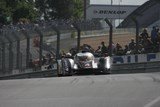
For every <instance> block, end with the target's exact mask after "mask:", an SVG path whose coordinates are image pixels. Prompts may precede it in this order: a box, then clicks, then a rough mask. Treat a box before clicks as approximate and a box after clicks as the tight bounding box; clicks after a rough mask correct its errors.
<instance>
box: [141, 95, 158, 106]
mask: <svg viewBox="0 0 160 107" xmlns="http://www.w3.org/2000/svg"><path fill="white" fill-rule="evenodd" d="M159 101H160V96H159V97H157V98H156V99H154V100H152V101H151V102H149V103H148V104H146V105H145V106H144V107H152V106H153V105H154V104H156V103H157V102H159Z"/></svg>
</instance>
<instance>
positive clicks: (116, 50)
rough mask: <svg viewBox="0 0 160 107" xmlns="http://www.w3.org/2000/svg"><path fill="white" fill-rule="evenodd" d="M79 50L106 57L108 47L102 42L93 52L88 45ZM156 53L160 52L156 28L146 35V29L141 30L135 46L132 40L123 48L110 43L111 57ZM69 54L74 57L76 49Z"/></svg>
mask: <svg viewBox="0 0 160 107" xmlns="http://www.w3.org/2000/svg"><path fill="white" fill-rule="evenodd" d="M80 49H81V51H82V52H83V51H84V52H91V53H93V54H95V55H97V56H104V55H108V53H109V49H110V46H106V44H105V42H103V41H102V42H101V44H100V45H99V46H98V48H97V49H95V50H94V49H93V48H92V47H91V46H90V45H88V44H83V45H82V46H81V48H80ZM156 52H160V31H159V28H158V27H153V28H152V30H151V34H149V33H148V31H147V29H146V28H145V29H143V31H142V33H140V35H139V37H138V43H137V45H136V42H135V39H133V38H132V39H131V40H130V42H129V43H128V44H126V45H125V46H124V47H122V46H121V45H120V44H119V43H116V44H114V43H112V54H113V55H127V54H146V53H156ZM70 53H71V54H72V55H75V53H76V48H72V49H71V50H70Z"/></svg>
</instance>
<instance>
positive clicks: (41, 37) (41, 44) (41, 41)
mask: <svg viewBox="0 0 160 107" xmlns="http://www.w3.org/2000/svg"><path fill="white" fill-rule="evenodd" d="M35 31H36V32H37V33H38V35H39V37H40V43H39V67H40V68H41V66H42V51H43V50H42V46H43V34H42V32H41V31H40V30H39V29H38V27H36V29H35Z"/></svg>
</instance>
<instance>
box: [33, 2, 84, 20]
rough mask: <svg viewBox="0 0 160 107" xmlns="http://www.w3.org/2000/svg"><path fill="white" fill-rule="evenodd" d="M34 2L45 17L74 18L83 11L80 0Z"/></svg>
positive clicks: (79, 16)
mask: <svg viewBox="0 0 160 107" xmlns="http://www.w3.org/2000/svg"><path fill="white" fill-rule="evenodd" d="M35 4H36V8H37V9H38V10H39V13H40V16H43V17H44V18H45V19H75V18H81V17H82V13H83V1H82V0H36V2H35Z"/></svg>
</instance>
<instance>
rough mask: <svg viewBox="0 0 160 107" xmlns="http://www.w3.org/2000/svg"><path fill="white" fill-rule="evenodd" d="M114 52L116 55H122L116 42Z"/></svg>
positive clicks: (120, 48)
mask: <svg viewBox="0 0 160 107" xmlns="http://www.w3.org/2000/svg"><path fill="white" fill-rule="evenodd" d="M115 53H116V55H123V49H122V46H121V45H120V44H118V43H117V44H116V48H115Z"/></svg>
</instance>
